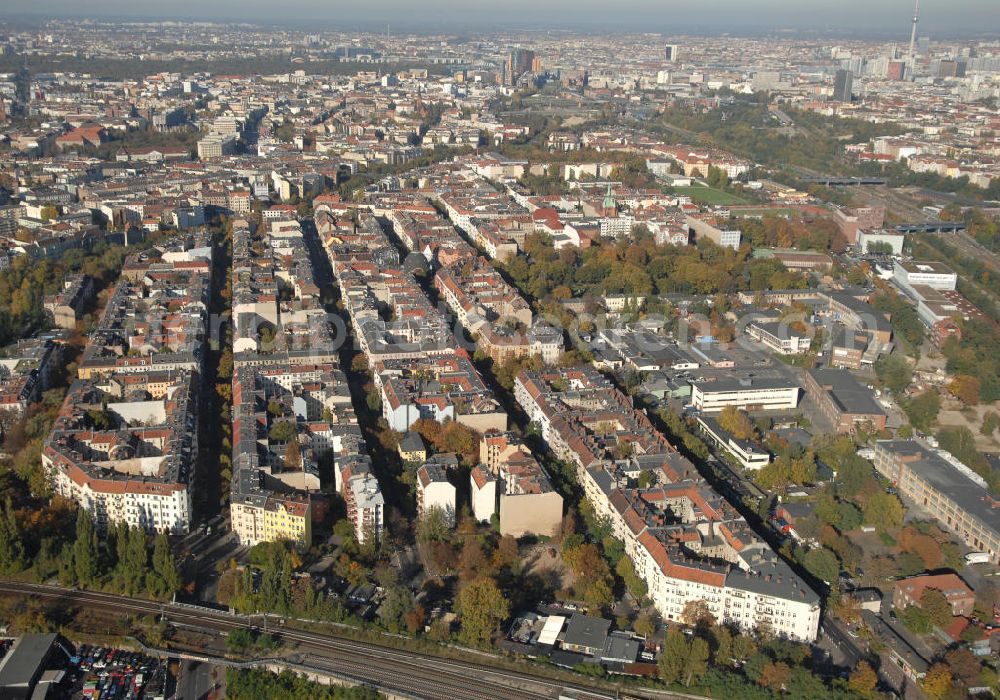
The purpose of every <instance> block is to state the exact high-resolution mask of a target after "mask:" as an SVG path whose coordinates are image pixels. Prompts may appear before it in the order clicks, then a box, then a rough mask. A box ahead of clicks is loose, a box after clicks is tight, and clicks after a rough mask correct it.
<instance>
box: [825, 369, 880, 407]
mask: <svg viewBox="0 0 1000 700" xmlns="http://www.w3.org/2000/svg"><path fill="white" fill-rule="evenodd" d="M808 372H809V374H810V375H811V376H812V378H813V379H815V380H816V383H817V384H819V385H820V387H821V388H824V389H826V391H827V393H828V394H829V395H830V398H831V399H833V402H834V403H835V404H836V405H837V406H838V407H839V408H840V410H841V411H842V412H844V413H857V414H865V415H876V416H883V415H885V411H884V410H883V409H882V407H881V406H880V405H879V404H878V402H877V401H876V400H875V397H874V396H872V392H871V390H870V389H868V387H866V386H864V385H862V384H861V382H859V381H858V380H857V379H855V378H854V375H853V374H851V373H850V372H848V371H847V370H846V369H826V368H816V369H810V370H808Z"/></svg>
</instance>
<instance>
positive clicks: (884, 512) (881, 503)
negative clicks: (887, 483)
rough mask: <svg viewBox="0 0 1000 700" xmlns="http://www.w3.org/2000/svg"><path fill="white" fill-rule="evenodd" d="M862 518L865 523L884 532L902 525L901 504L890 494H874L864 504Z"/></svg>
mask: <svg viewBox="0 0 1000 700" xmlns="http://www.w3.org/2000/svg"><path fill="white" fill-rule="evenodd" d="M864 517H865V522H866V523H868V524H869V525H874V526H875V527H877V528H878V529H879V530H881V531H882V532H886V531H887V530H891V529H892V528H895V527H899V526H900V524H902V522H903V504H902V503H900V501H899V499H898V498H897V497H896V496H895V495H893V494H891V493H885V492H880V493H876V494H875V495H873V496H872V497H871V498H869V499H868V503H866V504H865V507H864Z"/></svg>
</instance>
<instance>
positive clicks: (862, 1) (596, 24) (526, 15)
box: [16, 0, 1000, 37]
mask: <svg viewBox="0 0 1000 700" xmlns="http://www.w3.org/2000/svg"><path fill="white" fill-rule="evenodd" d="M912 13H913V2H912V1H911V0H882V1H880V2H877V3H873V2H871V1H870V0H841V1H840V2H837V3H817V2H802V1H801V0H750V1H749V2H747V1H744V2H739V1H738V0H715V1H714V2H712V1H710V2H704V3H691V2H689V1H687V0H685V1H683V2H682V1H681V0H620V1H616V2H613V3H612V2H607V0H576V1H571V0H543V1H542V2H531V1H530V0H508V2H506V3H504V4H502V5H498V4H497V3H493V2H486V1H485V0H466V1H465V2H455V1H454V0H425V2H421V3H412V2H403V1H402V0H368V1H367V2H365V3H364V4H361V3H358V4H354V5H351V6H348V7H343V6H341V7H337V6H332V5H331V4H330V3H327V2H323V1H322V0H288V1H287V2H283V3H281V4H280V5H276V4H275V3H273V2H269V1H264V0H246V1H244V2H236V1H235V0H216V1H214V2H208V3H206V2H200V1H196V0H176V1H175V2H171V3H169V4H166V5H165V4H163V3H159V2H156V3H154V2H149V1H148V0H133V1H131V2H129V1H128V0H92V1H90V2H87V3H85V4H81V3H78V2H70V1H69V0H38V1H37V2H33V3H32V4H31V6H30V7H18V8H17V12H16V14H17V15H20V16H21V17H24V18H28V17H36V18H37V17H60V16H65V17H94V18H102V19H109V18H122V19H142V18H173V19H178V20H189V19H202V20H224V21H231V22H240V21H245V22H258V23H260V22H272V23H276V24H279V23H280V24H286V25H303V24H313V25H315V26H317V28H320V27H336V26H345V27H359V26H362V25H372V26H374V25H377V24H381V23H385V22H387V21H388V22H390V23H391V24H395V25H396V26H397V27H398V28H399V30H400V31H405V30H406V29H407V28H415V29H420V30H423V31H426V30H429V29H433V28H434V27H440V28H441V29H442V30H444V31H453V30H454V29H455V28H456V27H461V28H463V29H470V30H472V29H484V28H487V27H490V26H492V27H497V26H500V27H502V28H511V27H519V28H538V29H546V28H568V29H573V28H576V29H586V30H588V31H597V30H600V29H602V28H603V29H607V30H609V31H635V30H638V29H645V30H647V31H656V32H683V31H700V32H710V33H715V32H727V31H752V32H758V33H759V32H765V31H769V30H773V31H784V30H790V29H798V30H808V31H811V32H826V33H850V32H852V31H853V32H858V33H859V34H872V33H881V34H887V33H888V34H895V33H897V32H898V33H899V35H900V36H908V28H909V26H910V18H911V17H912ZM920 17H921V22H920V30H919V33H920V34H921V35H930V36H932V37H933V36H935V34H937V35H955V34H956V33H959V34H960V33H964V32H968V33H975V34H982V33H984V32H987V31H994V32H1000V2H995V1H994V0H923V2H922V3H921V8H920Z"/></svg>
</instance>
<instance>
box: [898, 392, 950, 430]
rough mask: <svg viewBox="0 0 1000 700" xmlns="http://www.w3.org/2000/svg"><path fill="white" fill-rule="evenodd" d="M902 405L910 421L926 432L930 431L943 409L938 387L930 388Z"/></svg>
mask: <svg viewBox="0 0 1000 700" xmlns="http://www.w3.org/2000/svg"><path fill="white" fill-rule="evenodd" d="M902 406H903V410H904V411H906V415H907V417H908V418H909V419H910V423H912V424H913V426H914V427H915V428H917V429H918V430H922V431H923V432H925V433H926V432H929V431H930V429H931V426H933V425H934V422H935V421H936V420H937V417H938V413H939V412H940V411H941V398H940V397H939V396H938V393H937V390H936V389H928V390H927V391H925V392H924V393H922V394H920V395H918V396H915V397H914V398H912V399H909V400H908V401H904V402H903V403H902Z"/></svg>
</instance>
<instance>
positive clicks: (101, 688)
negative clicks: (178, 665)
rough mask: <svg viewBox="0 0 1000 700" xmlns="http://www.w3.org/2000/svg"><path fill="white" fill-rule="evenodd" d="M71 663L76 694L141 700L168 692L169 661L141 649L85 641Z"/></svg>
mask: <svg viewBox="0 0 1000 700" xmlns="http://www.w3.org/2000/svg"><path fill="white" fill-rule="evenodd" d="M69 663H70V666H69V668H68V669H67V672H68V674H70V675H71V676H72V688H73V692H72V695H71V697H72V698H94V699H95V700H97V699H98V698H100V700H139V699H141V698H162V697H167V696H168V695H167V691H168V690H169V689H168V687H167V685H168V683H167V681H168V678H167V666H166V663H165V662H162V661H160V660H159V659H154V658H151V657H148V656H145V655H143V654H141V653H139V652H133V651H126V650H122V649H112V648H107V647H95V646H89V645H81V646H80V648H79V650H78V651H77V654H76V655H75V656H72V657H70V660H69Z"/></svg>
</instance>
